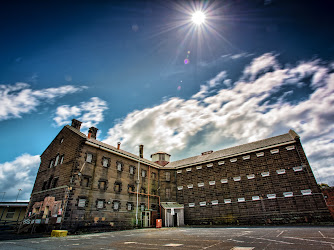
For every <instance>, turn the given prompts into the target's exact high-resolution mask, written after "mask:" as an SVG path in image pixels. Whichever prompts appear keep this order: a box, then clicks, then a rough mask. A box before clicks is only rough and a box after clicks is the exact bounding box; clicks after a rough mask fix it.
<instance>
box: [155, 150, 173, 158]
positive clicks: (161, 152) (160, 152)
mask: <svg viewBox="0 0 334 250" xmlns="http://www.w3.org/2000/svg"><path fill="white" fill-rule="evenodd" d="M156 154H166V155H169V156H170V154H168V153H166V152H164V151H158V152H155V153H153V154H151V157H152V155H156Z"/></svg>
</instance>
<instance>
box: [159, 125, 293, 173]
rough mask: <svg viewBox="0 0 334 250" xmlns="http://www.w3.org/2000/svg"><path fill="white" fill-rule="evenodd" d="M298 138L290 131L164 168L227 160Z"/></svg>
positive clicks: (191, 158) (177, 162)
mask: <svg viewBox="0 0 334 250" xmlns="http://www.w3.org/2000/svg"><path fill="white" fill-rule="evenodd" d="M298 138H299V136H298V134H297V133H296V132H295V131H293V130H290V131H289V133H287V134H283V135H279V136H274V137H271V138H267V139H264V140H259V141H255V142H251V143H247V144H243V145H239V146H235V147H231V148H226V149H222V150H218V151H215V152H213V153H211V154H206V155H198V156H194V157H190V158H186V159H183V160H179V161H174V162H170V163H168V164H167V165H166V166H165V167H164V168H180V167H185V166H189V165H194V164H201V163H204V162H209V161H212V160H218V159H223V158H227V157H231V156H235V155H240V154H244V153H248V152H251V151H256V150H261V149H263V148H267V147H273V146H276V145H279V144H282V143H294V142H296V141H295V139H298Z"/></svg>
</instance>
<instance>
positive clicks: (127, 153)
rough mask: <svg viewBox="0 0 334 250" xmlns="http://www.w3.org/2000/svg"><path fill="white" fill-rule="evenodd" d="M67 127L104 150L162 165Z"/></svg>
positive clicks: (146, 162)
mask: <svg viewBox="0 0 334 250" xmlns="http://www.w3.org/2000/svg"><path fill="white" fill-rule="evenodd" d="M65 127H66V128H68V129H70V130H71V131H73V132H74V133H76V134H78V135H80V136H81V137H82V138H84V139H86V141H87V142H90V143H92V144H94V145H96V146H99V147H100V148H101V149H102V150H103V149H109V151H111V152H114V153H116V154H119V155H122V156H124V157H127V158H130V159H132V160H137V161H140V162H143V163H145V164H147V165H150V166H153V167H157V168H159V167H161V166H160V165H158V164H156V163H154V162H152V161H150V160H147V159H145V158H140V157H139V156H137V155H135V154H131V153H129V152H127V151H124V150H122V149H117V148H116V147H113V146H111V145H109V144H107V143H104V142H101V141H98V140H96V139H93V138H88V137H87V136H86V135H85V134H84V133H82V132H80V131H79V130H78V129H76V128H74V127H72V126H70V125H66V126H65Z"/></svg>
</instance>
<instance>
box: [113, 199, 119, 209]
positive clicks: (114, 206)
mask: <svg viewBox="0 0 334 250" xmlns="http://www.w3.org/2000/svg"><path fill="white" fill-rule="evenodd" d="M113 209H114V210H116V211H118V210H119V201H114V205H113Z"/></svg>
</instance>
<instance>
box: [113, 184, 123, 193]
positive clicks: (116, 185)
mask: <svg viewBox="0 0 334 250" xmlns="http://www.w3.org/2000/svg"><path fill="white" fill-rule="evenodd" d="M114 190H115V192H116V193H120V192H121V191H122V183H119V182H116V183H115V187H114Z"/></svg>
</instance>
